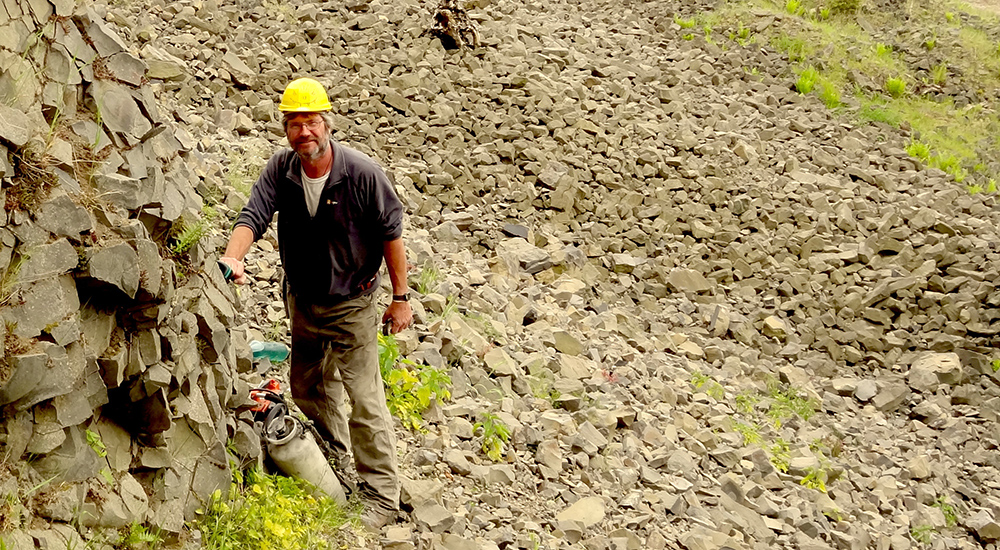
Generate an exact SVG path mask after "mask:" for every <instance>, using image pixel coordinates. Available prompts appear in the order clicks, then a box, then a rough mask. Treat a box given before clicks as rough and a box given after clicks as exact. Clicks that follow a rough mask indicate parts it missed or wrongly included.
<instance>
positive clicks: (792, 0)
mask: <svg viewBox="0 0 1000 550" xmlns="http://www.w3.org/2000/svg"><path fill="white" fill-rule="evenodd" d="M801 9H802V0H785V11H786V12H788V14H790V15H797V14H798V13H799V10H801Z"/></svg>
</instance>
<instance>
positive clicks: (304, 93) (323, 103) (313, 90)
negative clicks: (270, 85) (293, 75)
mask: <svg viewBox="0 0 1000 550" xmlns="http://www.w3.org/2000/svg"><path fill="white" fill-rule="evenodd" d="M331 108H332V105H330V97H329V96H327V95H326V90H325V89H324V88H323V85H322V84H320V83H319V82H317V81H315V80H313V79H311V78H298V79H296V80H293V81H291V82H289V83H288V86H286V87H285V93H283V94H281V104H280V105H278V110H279V111H281V112H283V113H316V112H319V111H329V110H330V109H331Z"/></svg>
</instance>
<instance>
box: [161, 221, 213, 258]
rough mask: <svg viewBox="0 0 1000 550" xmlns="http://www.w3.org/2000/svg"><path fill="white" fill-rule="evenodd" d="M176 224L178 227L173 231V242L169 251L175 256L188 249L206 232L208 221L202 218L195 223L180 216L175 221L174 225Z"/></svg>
mask: <svg viewBox="0 0 1000 550" xmlns="http://www.w3.org/2000/svg"><path fill="white" fill-rule="evenodd" d="M178 224H179V226H180V229H179V230H176V231H175V232H174V236H173V238H172V240H173V244H171V245H170V251H171V252H173V253H174V255H176V256H180V255H181V254H184V253H185V252H187V251H188V250H190V249H191V247H192V246H194V245H195V243H197V242H198V241H199V240H201V238H202V237H204V236H205V233H206V232H208V222H207V221H206V220H205V219H204V218H202V219H200V220H198V221H197V222H195V223H189V222H186V221H184V219H183V218H182V219H180V220H178V221H177V222H176V223H175V226H177V225H178Z"/></svg>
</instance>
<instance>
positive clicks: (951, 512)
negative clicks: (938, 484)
mask: <svg viewBox="0 0 1000 550" xmlns="http://www.w3.org/2000/svg"><path fill="white" fill-rule="evenodd" d="M932 506H934V507H935V508H940V509H941V513H942V514H943V515H944V522H945V525H947V526H948V527H954V526H956V525H958V511H957V510H955V507H954V506H952V505H951V504H950V503H949V502H948V497H946V496H944V495H941V496H939V497H938V498H937V500H935V501H934V504H932Z"/></svg>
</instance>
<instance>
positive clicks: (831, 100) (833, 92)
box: [819, 82, 840, 109]
mask: <svg viewBox="0 0 1000 550" xmlns="http://www.w3.org/2000/svg"><path fill="white" fill-rule="evenodd" d="M819 98H820V99H821V100H823V103H824V104H825V105H826V107H827V108H828V109H836V108H837V107H840V92H838V91H837V87H836V86H834V85H833V84H830V83H829V82H823V83H821V84H820V92H819Z"/></svg>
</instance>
